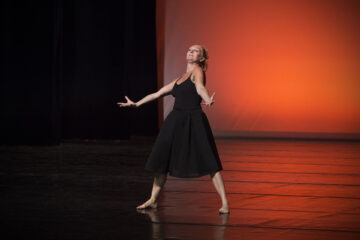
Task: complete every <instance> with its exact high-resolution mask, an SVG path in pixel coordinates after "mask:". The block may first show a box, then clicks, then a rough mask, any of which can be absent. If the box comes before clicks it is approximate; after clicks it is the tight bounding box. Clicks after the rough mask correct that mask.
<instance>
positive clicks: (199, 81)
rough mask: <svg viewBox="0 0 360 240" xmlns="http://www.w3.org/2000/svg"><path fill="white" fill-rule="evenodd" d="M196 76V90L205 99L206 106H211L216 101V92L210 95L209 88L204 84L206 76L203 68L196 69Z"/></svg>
mask: <svg viewBox="0 0 360 240" xmlns="http://www.w3.org/2000/svg"><path fill="white" fill-rule="evenodd" d="M194 76H195V87H196V92H197V93H198V94H199V95H200V97H201V98H202V99H203V100H204V102H205V103H204V104H205V105H206V106H211V105H212V104H213V103H214V102H215V101H214V96H215V92H214V93H213V94H212V95H211V96H209V93H208V91H207V89H206V88H205V86H204V76H203V73H202V71H201V70H195V71H194Z"/></svg>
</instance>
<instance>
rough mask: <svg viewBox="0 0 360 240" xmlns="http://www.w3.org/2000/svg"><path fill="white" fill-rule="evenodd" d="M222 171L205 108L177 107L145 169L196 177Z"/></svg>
mask: <svg viewBox="0 0 360 240" xmlns="http://www.w3.org/2000/svg"><path fill="white" fill-rule="evenodd" d="M222 169H223V168H222V165H221V161H220V158H219V154H218V151H217V147H216V144H215V140H214V136H213V134H212V130H211V127H210V124H209V121H208V118H207V116H206V114H205V113H204V112H203V111H202V109H201V106H199V107H196V108H193V109H179V108H173V109H172V111H171V112H170V113H169V114H168V115H167V117H166V118H165V120H164V122H163V125H162V127H161V128H160V131H159V134H158V136H157V137H156V140H155V143H154V145H153V148H152V151H151V153H150V155H149V157H148V159H147V162H146V165H145V170H148V171H151V172H157V173H169V175H170V176H174V177H179V178H192V177H201V176H204V175H206V174H211V173H215V172H217V171H220V170H222Z"/></svg>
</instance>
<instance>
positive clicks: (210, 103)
mask: <svg viewBox="0 0 360 240" xmlns="http://www.w3.org/2000/svg"><path fill="white" fill-rule="evenodd" d="M214 96H215V92H214V93H213V95H211V97H210V102H205V103H202V104H203V105H205V106H206V107H210V106H211V105H212V104H214V102H215V101H214Z"/></svg>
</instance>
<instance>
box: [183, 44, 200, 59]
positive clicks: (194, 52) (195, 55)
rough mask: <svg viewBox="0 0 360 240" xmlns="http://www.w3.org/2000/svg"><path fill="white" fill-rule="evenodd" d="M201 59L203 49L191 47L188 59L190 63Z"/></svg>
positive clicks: (195, 46) (196, 46) (187, 55)
mask: <svg viewBox="0 0 360 240" xmlns="http://www.w3.org/2000/svg"><path fill="white" fill-rule="evenodd" d="M200 58H201V48H200V46H198V45H193V46H191V47H189V49H188V51H187V54H186V59H187V60H188V61H190V62H198V61H199V60H200Z"/></svg>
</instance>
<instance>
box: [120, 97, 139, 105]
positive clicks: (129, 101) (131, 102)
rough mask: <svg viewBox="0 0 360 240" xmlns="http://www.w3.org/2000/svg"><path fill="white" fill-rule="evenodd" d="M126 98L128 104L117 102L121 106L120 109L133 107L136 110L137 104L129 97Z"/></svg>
mask: <svg viewBox="0 0 360 240" xmlns="http://www.w3.org/2000/svg"><path fill="white" fill-rule="evenodd" d="M125 98H126V103H124V102H117V103H116V104H118V105H119V107H133V108H136V107H137V105H136V103H134V102H133V101H131V100H130V99H129V98H128V97H127V96H125Z"/></svg>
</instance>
